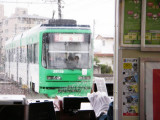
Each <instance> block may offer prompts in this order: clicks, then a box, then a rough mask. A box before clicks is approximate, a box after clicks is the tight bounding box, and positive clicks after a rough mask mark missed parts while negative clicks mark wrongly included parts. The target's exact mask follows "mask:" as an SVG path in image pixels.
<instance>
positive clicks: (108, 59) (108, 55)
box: [94, 35, 114, 70]
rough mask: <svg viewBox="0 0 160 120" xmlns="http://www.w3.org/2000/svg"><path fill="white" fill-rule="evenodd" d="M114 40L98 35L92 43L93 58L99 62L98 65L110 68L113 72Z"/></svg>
mask: <svg viewBox="0 0 160 120" xmlns="http://www.w3.org/2000/svg"><path fill="white" fill-rule="evenodd" d="M113 45H114V38H113V37H102V36H101V35H98V36H97V37H96V39H95V41H94V56H95V57H97V58H98V59H99V61H100V63H99V64H105V65H108V66H111V68H112V70H113V54H114V46H113Z"/></svg>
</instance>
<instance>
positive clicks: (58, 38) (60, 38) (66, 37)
mask: <svg viewBox="0 0 160 120" xmlns="http://www.w3.org/2000/svg"><path fill="white" fill-rule="evenodd" d="M54 40H55V42H83V41H84V34H58V33H56V34H54Z"/></svg>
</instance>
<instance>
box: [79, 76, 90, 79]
mask: <svg viewBox="0 0 160 120" xmlns="http://www.w3.org/2000/svg"><path fill="white" fill-rule="evenodd" d="M89 79H91V77H90V76H79V77H78V80H89Z"/></svg>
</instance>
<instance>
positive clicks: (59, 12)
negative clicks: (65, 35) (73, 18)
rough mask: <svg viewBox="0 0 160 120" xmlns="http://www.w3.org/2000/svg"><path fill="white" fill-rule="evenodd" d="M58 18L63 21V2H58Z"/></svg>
mask: <svg viewBox="0 0 160 120" xmlns="http://www.w3.org/2000/svg"><path fill="white" fill-rule="evenodd" d="M58 18H59V19H62V14H61V0H58Z"/></svg>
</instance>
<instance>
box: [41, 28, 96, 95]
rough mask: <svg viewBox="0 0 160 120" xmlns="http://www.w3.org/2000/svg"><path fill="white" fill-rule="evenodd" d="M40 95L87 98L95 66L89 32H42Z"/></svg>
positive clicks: (78, 30)
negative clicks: (93, 65) (93, 64)
mask: <svg viewBox="0 0 160 120" xmlns="http://www.w3.org/2000/svg"><path fill="white" fill-rule="evenodd" d="M41 37H42V45H41V48H42V49H41V56H40V57H41V64H40V93H45V94H48V95H49V96H56V95H61V96H65V95H75V96H86V95H87V93H89V92H91V87H92V78H93V67H92V45H91V43H92V42H91V39H90V31H89V30H80V29H75V30H73V29H71V30H70V29H68V30H60V29H58V30H48V31H45V32H42V33H41Z"/></svg>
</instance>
